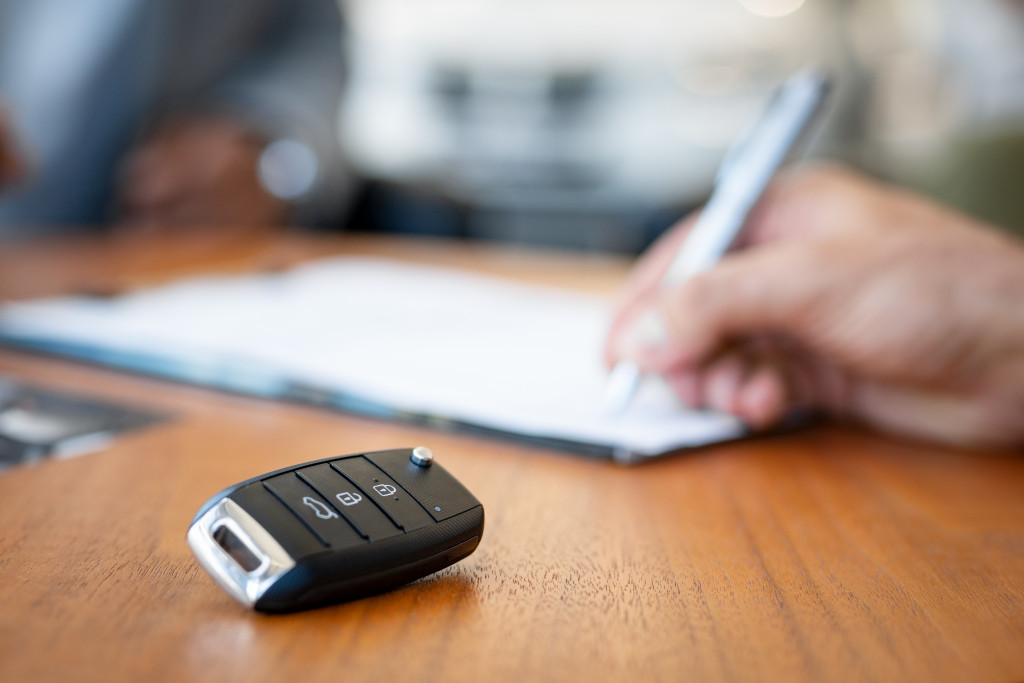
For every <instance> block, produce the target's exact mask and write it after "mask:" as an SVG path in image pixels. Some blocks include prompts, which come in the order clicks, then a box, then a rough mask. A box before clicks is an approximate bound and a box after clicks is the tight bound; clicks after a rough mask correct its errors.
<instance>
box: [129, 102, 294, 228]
mask: <svg viewBox="0 0 1024 683" xmlns="http://www.w3.org/2000/svg"><path fill="white" fill-rule="evenodd" d="M265 146H266V141H265V140H263V139H261V138H260V137H259V136H258V135H257V134H255V133H253V132H252V131H251V130H249V129H248V128H247V127H246V126H245V125H244V124H242V123H241V122H240V121H235V120H231V119H227V118H215V117H212V116H207V117H202V118H199V117H191V118H185V119H178V120H174V121H171V122H169V123H166V124H164V125H163V126H162V127H161V128H160V129H159V130H158V131H157V132H156V133H155V134H153V135H152V136H150V137H149V139H148V140H146V142H144V143H143V144H142V145H141V146H140V147H139V148H138V149H137V150H136V151H135V152H134V153H133V154H132V155H131V156H130V157H129V158H128V160H127V163H126V164H125V165H124V168H123V169H122V174H121V178H122V181H121V198H120V201H121V221H120V222H121V227H123V228H127V229H131V230H146V231H151V230H156V229H163V228H180V227H181V226H196V227H203V226H205V227H210V226H220V228H221V229H225V228H228V229H230V228H234V229H240V228H244V229H254V228H260V227H267V226H273V225H280V224H283V223H285V222H286V221H287V219H288V206H287V203H286V202H284V201H282V200H281V199H278V198H277V197H274V196H273V195H271V194H270V193H269V192H267V191H266V190H265V189H264V188H263V186H262V184H261V183H260V180H259V176H258V172H257V165H258V162H259V158H260V154H261V153H262V151H263V149H264V147H265Z"/></svg>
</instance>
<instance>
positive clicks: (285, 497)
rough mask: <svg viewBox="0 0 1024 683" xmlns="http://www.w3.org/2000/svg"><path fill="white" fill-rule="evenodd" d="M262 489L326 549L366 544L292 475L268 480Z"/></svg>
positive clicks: (325, 503)
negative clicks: (290, 512) (278, 501)
mask: <svg viewBox="0 0 1024 683" xmlns="http://www.w3.org/2000/svg"><path fill="white" fill-rule="evenodd" d="M263 485H264V486H266V487H267V489H268V490H269V491H270V492H271V493H273V494H274V495H275V496H276V497H277V498H278V499H279V500H280V501H281V502H282V503H284V504H285V505H286V506H287V507H288V508H289V509H290V510H291V511H292V512H294V513H295V514H296V515H298V517H299V519H301V520H302V521H303V522H305V523H306V525H307V526H308V527H309V528H310V529H312V531H313V533H314V534H316V535H317V536H319V537H320V538H321V539H322V540H323V541H324V543H326V544H327V545H330V546H332V547H335V548H337V547H345V546H350V545H356V544H358V543H365V542H366V541H365V540H364V539H363V537H362V536H360V535H359V534H358V533H357V532H356V530H355V529H353V528H352V525H351V524H349V523H348V520H347V519H345V518H344V517H342V516H341V515H340V514H339V513H338V511H337V510H336V509H335V508H334V506H333V505H331V504H330V503H328V502H327V501H326V500H324V498H323V496H321V495H320V494H319V493H317V492H316V491H315V490H314V489H313V488H312V487H311V486H309V485H308V484H306V483H305V482H304V481H302V480H301V479H299V477H298V476H297V475H296V474H295V472H289V473H288V474H281V475H278V476H276V477H271V478H270V479H267V480H265V481H264V482H263Z"/></svg>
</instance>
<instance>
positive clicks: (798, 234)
mask: <svg viewBox="0 0 1024 683" xmlns="http://www.w3.org/2000/svg"><path fill="white" fill-rule="evenodd" d="M691 225H692V219H690V220H687V221H685V222H684V223H683V224H681V225H680V226H678V227H677V228H676V229H675V230H673V231H672V232H670V233H669V234H667V235H666V236H665V237H664V238H663V239H662V240H661V241H660V242H659V243H658V244H657V245H656V246H655V247H653V248H652V249H651V250H650V252H649V253H648V254H647V255H646V256H645V257H644V258H643V259H642V260H641V262H640V263H639V265H638V266H637V267H636V269H635V271H634V272H633V274H632V276H631V278H630V279H629V281H628V283H627V285H626V287H625V289H624V291H623V293H622V297H621V301H620V303H619V305H618V308H617V311H616V314H615V317H614V323H613V326H612V330H611V333H610V336H609V339H608V343H607V348H606V355H607V360H608V362H609V363H613V362H615V361H616V360H618V359H620V358H631V359H633V360H635V361H637V362H638V363H639V364H640V366H641V368H643V369H644V370H645V371H646V372H649V373H657V374H660V375H662V376H663V377H664V378H665V379H666V380H667V381H668V382H669V383H670V385H671V386H672V387H673V389H674V390H675V392H676V393H677V394H678V395H679V397H680V398H681V399H682V400H683V401H684V402H685V403H686V404H688V405H690V406H694V407H707V408H713V409H717V410H721V411H724V412H727V413H731V414H734V415H736V416H738V417H740V418H741V419H743V420H745V421H746V422H747V423H748V424H750V425H751V426H753V427H755V428H767V427H770V426H772V425H774V424H776V423H778V422H779V421H780V420H781V419H783V418H784V417H785V416H786V415H787V414H788V413H789V412H790V411H792V410H794V409H811V410H816V411H820V412H824V413H826V414H829V415H832V416H835V417H838V418H847V419H852V420H857V421H862V422H865V423H867V424H870V425H873V426H876V427H878V428H881V429H884V430H888V431H892V432H897V433H902V434H905V435H910V436H912V437H918V438H925V439H932V440H937V441H944V442H950V443H961V444H973V445H977V444H990V443H991V444H1019V443H1024V246H1022V245H1021V244H1020V243H1019V242H1017V241H1016V240H1014V239H1013V238H1011V237H1008V236H1005V235H1002V234H999V233H997V232H996V231H994V230H991V229H989V228H988V227H986V226H984V225H982V224H980V223H977V222H975V221H974V220H972V219H969V218H967V217H965V216H962V215H959V214H957V213H954V212H952V211H950V210H947V209H945V208H943V207H941V206H938V205H936V204H933V203H930V202H928V201H926V200H924V199H921V198H919V197H917V196H914V195H911V194H908V193H906V192H903V191H899V190H896V189H893V188H888V187H884V186H881V185H878V184H875V183H873V182H870V181H868V180H867V179H865V178H862V177H859V176H857V175H854V174H853V173H851V172H848V171H844V170H841V169H838V168H817V169H815V170H810V171H802V172H799V173H796V174H792V175H789V176H786V177H784V178H781V179H779V180H778V181H777V182H776V183H775V184H774V186H773V187H772V188H771V190H770V191H769V192H768V193H767V194H766V196H765V197H764V198H763V200H762V202H761V203H760V204H759V206H758V208H757V209H756V210H755V212H754V214H753V215H752V216H751V219H750V221H749V223H748V226H747V230H746V232H745V234H744V237H743V242H744V243H743V244H742V245H741V247H742V250H741V251H738V252H736V253H733V254H730V255H728V256H727V257H726V258H724V259H723V260H722V261H721V262H720V263H719V264H718V265H716V266H715V267H714V268H712V269H710V270H709V271H707V272H705V273H702V274H700V275H698V276H696V277H694V278H692V279H691V280H689V281H687V282H685V283H683V284H681V285H679V286H675V287H672V288H668V289H662V288H661V286H660V284H659V283H660V278H661V275H662V273H663V272H664V271H665V270H666V269H667V267H668V264H669V262H670V261H671V260H672V257H673V256H674V255H675V252H676V251H677V249H678V247H679V245H680V244H681V242H682V241H683V239H685V237H686V233H687V231H688V229H689V227H690V226H691Z"/></svg>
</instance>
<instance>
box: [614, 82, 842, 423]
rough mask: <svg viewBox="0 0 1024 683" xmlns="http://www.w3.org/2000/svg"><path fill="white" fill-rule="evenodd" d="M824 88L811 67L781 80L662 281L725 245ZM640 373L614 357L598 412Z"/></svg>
mask: <svg viewBox="0 0 1024 683" xmlns="http://www.w3.org/2000/svg"><path fill="white" fill-rule="evenodd" d="M828 90H829V80H828V77H827V76H826V75H825V74H824V73H822V72H821V71H819V70H817V69H813V68H808V69H804V70H802V71H800V72H798V73H796V74H795V75H793V76H791V77H790V78H789V79H787V80H786V82H785V83H783V85H782V87H781V88H779V90H778V92H777V93H776V95H775V97H774V98H773V99H772V101H771V103H770V104H769V105H768V107H767V109H766V110H765V112H764V114H763V115H762V116H761V119H760V120H759V121H758V122H757V123H756V125H754V126H753V127H752V128H751V129H750V130H749V132H748V133H747V134H746V135H744V136H741V137H740V139H739V140H738V141H737V142H736V143H735V144H734V145H733V146H732V147H731V148H730V149H729V151H728V152H727V153H726V155H725V158H724V159H723V161H722V164H721V166H720V167H719V169H718V174H717V176H716V178H715V189H714V192H713V193H712V194H711V198H710V199H708V202H707V204H706V205H705V207H704V210H703V211H702V212H701V214H700V216H699V217H698V218H697V221H696V223H694V226H693V228H692V229H691V231H690V234H689V235H688V236H687V238H686V240H685V241H684V242H683V245H682V247H681V248H680V249H679V253H678V254H676V257H675V259H674V260H673V261H672V263H671V265H669V267H668V270H667V271H665V274H664V276H662V279H661V284H662V286H671V285H677V284H679V283H681V282H683V281H685V280H687V279H689V278H690V277H693V276H694V275H696V274H697V273H700V272H701V271H704V270H707V269H708V268H710V267H711V266H713V265H714V264H715V263H716V262H717V261H718V259H720V258H721V257H722V255H723V254H725V252H726V251H728V250H729V247H731V246H732V244H733V242H735V241H736V238H737V237H739V234H740V232H741V231H742V229H743V224H744V222H745V221H746V219H747V215H748V214H749V213H750V211H751V209H753V208H754V204H756V203H757V200H758V199H760V197H761V195H762V194H763V193H764V190H765V188H766V187H768V183H769V182H770V181H771V179H772V177H773V176H774V175H775V172H776V171H777V170H778V169H779V167H780V166H782V164H783V162H784V161H785V160H786V158H787V157H788V156H789V155H790V152H791V151H792V150H793V148H794V147H795V146H796V144H797V142H798V141H799V140H800V139H801V138H802V137H803V133H804V132H805V131H806V130H807V129H808V128H809V126H810V124H811V122H812V121H813V120H814V119H815V114H816V113H817V112H818V111H820V109H821V105H822V103H823V102H824V100H825V96H826V94H827V93H828ZM641 378H642V377H641V372H640V368H639V367H638V366H637V364H636V363H635V362H633V361H629V360H622V361H619V362H618V363H617V364H616V365H615V367H614V368H613V369H612V371H611V374H609V376H608V383H607V385H606V387H605V395H604V400H603V403H602V405H603V412H604V413H605V414H606V415H617V414H620V413H622V412H623V411H624V410H625V409H626V408H627V407H628V406H629V403H630V401H631V400H632V399H633V395H634V394H635V393H636V390H637V387H638V386H639V385H640V380H641Z"/></svg>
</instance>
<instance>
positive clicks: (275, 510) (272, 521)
mask: <svg viewBox="0 0 1024 683" xmlns="http://www.w3.org/2000/svg"><path fill="white" fill-rule="evenodd" d="M229 497H230V498H231V499H232V500H233V501H235V502H236V503H237V504H238V505H240V506H242V508H243V509H245V510H246V512H248V513H249V514H250V515H251V516H252V517H253V518H254V519H255V520H256V521H257V522H258V523H259V524H260V526H262V527H263V528H264V529H266V530H267V532H268V533H269V534H270V535H271V536H273V537H274V538H275V539H277V541H278V543H280V544H281V546H282V547H283V548H284V549H285V551H286V552H287V553H288V554H289V555H291V556H292V557H305V556H306V555H312V554H314V553H317V552H322V551H323V550H324V549H325V546H326V545H327V544H326V543H324V541H323V539H322V538H320V537H319V536H318V535H316V534H314V533H313V531H312V529H310V528H309V527H308V526H307V525H306V524H304V523H303V522H302V520H301V519H299V518H297V517H296V516H295V514H294V513H292V511H291V510H289V509H288V508H286V507H285V506H283V505H281V501H280V500H278V498H277V497H276V496H274V494H272V493H271V492H270V491H268V490H267V488H266V487H265V486H264V485H263V484H262V483H261V482H259V481H257V482H254V483H252V484H247V485H246V486H243V487H241V488H239V489H237V490H235V491H234V492H233V493H231V495H230V496H229Z"/></svg>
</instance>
